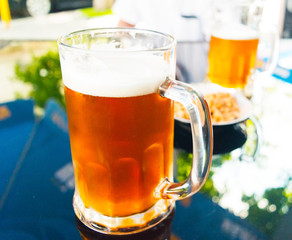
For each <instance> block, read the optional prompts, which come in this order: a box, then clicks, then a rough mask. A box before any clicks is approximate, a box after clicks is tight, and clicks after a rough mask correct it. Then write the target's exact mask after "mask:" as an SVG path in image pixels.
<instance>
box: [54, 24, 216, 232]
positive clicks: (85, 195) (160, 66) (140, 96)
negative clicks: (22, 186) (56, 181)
mask: <svg viewBox="0 0 292 240" xmlns="http://www.w3.org/2000/svg"><path fill="white" fill-rule="evenodd" d="M58 44H59V52H60V60H61V68H62V77H63V82H64V85H65V99H66V108H67V115H68V123H69V134H70V143H71V152H72V161H73V167H74V175H75V194H74V201H73V206H74V210H75V213H76V215H77V217H78V218H79V219H80V220H81V221H82V222H83V223H84V224H85V225H87V226H88V227H90V228H92V229H95V230H97V231H100V232H104V233H109V234H129V233H135V232H139V231H141V230H144V229H147V228H150V227H152V226H154V225H156V224H157V223H159V222H160V221H161V220H163V219H164V218H166V217H167V216H168V215H169V213H170V212H171V211H172V208H173V206H174V201H175V200H178V199H182V198H185V197H188V196H190V195H192V194H194V193H196V192H197V191H198V190H199V189H200V188H201V187H202V185H203V184H204V182H205V180H206V178H207V176H208V172H209V168H210V164H211V155H212V147H213V138H212V125H211V119H210V113H209V109H208V106H207V104H206V101H205V100H204V99H203V98H202V97H201V96H200V95H199V94H198V93H197V92H196V91H195V90H194V89H192V88H191V87H190V86H189V85H186V84H184V83H181V82H178V81H175V80H172V78H173V77H174V75H175V67H176V63H175V47H176V41H175V40H174V39H173V38H172V37H171V36H168V35H165V34H162V33H158V32H153V31H146V30H138V29H93V30H84V31H80V32H75V33H71V34H68V35H66V36H64V37H61V38H60V39H59V41H58ZM172 100H175V101H179V102H181V103H182V104H184V105H185V106H186V108H187V109H188V111H189V113H190V116H191V124H192V130H193V131H192V132H193V149H194V150H193V156H194V157H193V166H192V170H191V173H190V175H189V177H188V179H187V180H186V181H184V182H182V183H173V182H172V181H173V135H174V133H173V131H174V112H173V111H174V110H173V102H172Z"/></svg>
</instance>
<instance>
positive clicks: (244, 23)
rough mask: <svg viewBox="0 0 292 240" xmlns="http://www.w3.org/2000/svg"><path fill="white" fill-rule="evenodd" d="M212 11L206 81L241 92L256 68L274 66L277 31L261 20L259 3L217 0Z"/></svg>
mask: <svg viewBox="0 0 292 240" xmlns="http://www.w3.org/2000/svg"><path fill="white" fill-rule="evenodd" d="M214 9H215V12H214V15H213V16H214V19H213V26H212V30H211V39H210V49H209V56H208V61H209V69H208V74H207V76H208V79H209V80H210V81H211V82H213V83H217V84H219V85H221V86H223V87H228V88H239V89H245V88H246V87H247V85H248V84H249V80H250V77H251V75H252V74H253V73H254V72H255V69H256V68H260V69H261V70H262V71H271V70H272V69H273V68H274V67H275V63H276V60H277V56H278V55H277V51H276V50H277V44H278V31H277V29H276V28H275V26H272V25H270V24H268V23H265V22H263V21H262V13H263V9H264V1H263V0H219V1H217V2H216V3H215V8H214ZM264 54H266V55H265V57H264V58H263V57H262V56H263V55H264Z"/></svg>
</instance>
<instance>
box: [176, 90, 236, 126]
mask: <svg viewBox="0 0 292 240" xmlns="http://www.w3.org/2000/svg"><path fill="white" fill-rule="evenodd" d="M204 97H205V99H206V101H207V103H208V105H209V108H210V113H211V118H212V122H213V123H220V122H228V121H232V120H235V119H237V118H239V117H240V108H239V105H238V102H237V99H236V98H235V97H234V96H233V95H232V94H231V93H228V92H217V93H208V94H205V95H204ZM174 113H175V116H177V117H179V118H184V119H190V117H189V114H188V112H187V110H186V109H185V108H184V106H183V105H182V104H181V103H179V102H175V105H174Z"/></svg>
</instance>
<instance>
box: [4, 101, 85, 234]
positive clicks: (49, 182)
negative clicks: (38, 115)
mask: <svg viewBox="0 0 292 240" xmlns="http://www.w3.org/2000/svg"><path fill="white" fill-rule="evenodd" d="M31 134H32V139H31V141H30V142H29V143H28V144H29V146H27V149H26V150H25V152H24V153H23V160H22V161H21V164H19V165H20V166H19V167H18V170H17V172H14V178H13V179H12V180H10V184H9V187H8V189H7V190H6V194H5V196H4V199H3V197H2V204H1V205H0V239H1V240H2V239H70V240H71V239H80V235H79V233H78V231H77V229H76V227H75V224H74V212H73V208H72V196H73V189H74V178H73V169H72V164H71V154H70V145H69V135H68V128H67V119H66V115H65V112H64V110H63V109H62V108H61V107H60V106H59V105H57V104H56V103H55V102H54V101H50V102H49V103H48V105H47V107H46V109H45V115H44V117H43V118H42V119H41V120H40V121H39V122H38V123H37V125H36V127H35V129H34V131H33V132H32V133H31ZM10 147H11V146H10ZM40 150H41V151H40Z"/></svg>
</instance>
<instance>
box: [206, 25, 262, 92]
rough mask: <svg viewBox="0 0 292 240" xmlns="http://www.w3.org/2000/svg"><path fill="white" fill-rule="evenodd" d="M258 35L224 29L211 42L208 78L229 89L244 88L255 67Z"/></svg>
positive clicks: (252, 32)
mask: <svg viewBox="0 0 292 240" xmlns="http://www.w3.org/2000/svg"><path fill="white" fill-rule="evenodd" d="M258 43H259V38H258V34H257V33H256V32H255V31H252V30H249V29H241V30H240V31H239V30H234V29H230V30H228V29H224V30H223V31H217V32H214V34H213V35H212V36H211V40H210V49H209V57H208V58H209V71H208V78H209V79H210V81H211V82H213V83H217V84H219V85H221V86H224V87H229V88H242V89H243V88H244V87H245V86H246V84H247V81H248V76H249V75H250V73H251V71H252V69H253V68H254V67H255V61H256V54H257V47H258Z"/></svg>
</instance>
